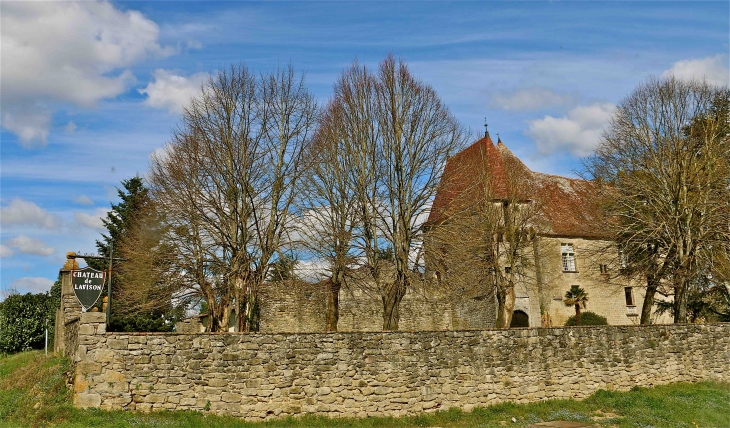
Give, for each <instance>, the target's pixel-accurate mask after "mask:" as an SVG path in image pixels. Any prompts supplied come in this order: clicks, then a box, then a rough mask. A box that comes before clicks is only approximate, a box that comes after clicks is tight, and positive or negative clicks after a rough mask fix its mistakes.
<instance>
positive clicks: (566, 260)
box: [560, 244, 575, 272]
mask: <svg viewBox="0 0 730 428" xmlns="http://www.w3.org/2000/svg"><path fill="white" fill-rule="evenodd" d="M560 253H561V255H562V259H563V272H575V253H574V252H573V244H560Z"/></svg>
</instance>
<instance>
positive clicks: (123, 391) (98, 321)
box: [68, 312, 131, 409]
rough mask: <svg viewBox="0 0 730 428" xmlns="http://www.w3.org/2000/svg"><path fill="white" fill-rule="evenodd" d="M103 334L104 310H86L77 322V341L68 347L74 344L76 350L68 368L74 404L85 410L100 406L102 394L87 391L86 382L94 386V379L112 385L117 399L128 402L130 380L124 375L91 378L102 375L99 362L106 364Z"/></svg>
mask: <svg viewBox="0 0 730 428" xmlns="http://www.w3.org/2000/svg"><path fill="white" fill-rule="evenodd" d="M104 333H106V315H105V314H104V313H103V312H85V313H83V314H81V316H80V317H79V321H78V334H77V335H76V343H73V344H70V343H69V344H68V346H75V347H76V352H74V353H73V354H72V358H73V362H72V368H71V373H73V391H74V398H73V403H74V406H75V407H79V408H82V409H85V408H88V407H100V406H101V394H99V391H98V390H94V391H90V388H89V385H92V386H94V385H95V384H94V382H96V386H98V384H101V385H104V386H105V387H106V386H107V385H108V387H109V388H112V387H114V389H112V391H111V392H114V393H118V394H119V399H120V400H126V401H125V403H126V404H128V403H129V401H131V394H130V392H129V382H128V381H126V379H125V378H124V376H123V375H121V374H118V373H117V372H114V373H113V374H111V375H107V376H106V377H105V378H104V379H105V380H104V381H100V380H99V379H96V380H95V379H94V378H95V377H97V376H101V374H102V362H103V361H104V362H106V363H108V361H105V360H104V357H103V355H107V354H108V352H107V353H105V352H104V351H105V350H106V349H105V346H106V343H105V339H104ZM114 375H116V376H114ZM110 376H111V377H110Z"/></svg>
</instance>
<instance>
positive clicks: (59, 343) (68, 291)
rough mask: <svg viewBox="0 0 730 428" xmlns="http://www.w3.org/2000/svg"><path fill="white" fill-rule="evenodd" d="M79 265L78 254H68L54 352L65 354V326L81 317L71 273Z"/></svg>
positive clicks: (57, 311)
mask: <svg viewBox="0 0 730 428" xmlns="http://www.w3.org/2000/svg"><path fill="white" fill-rule="evenodd" d="M78 268H79V264H78V262H77V261H76V253H74V252H69V253H66V263H65V264H64V265H63V267H62V268H61V270H60V274H61V307H60V308H58V309H57V310H56V328H55V334H54V336H53V337H54V344H53V350H54V351H55V352H63V350H64V349H65V344H64V336H65V333H64V326H65V324H66V322H68V321H69V320H70V319H73V318H78V317H79V316H81V312H82V311H81V303H79V301H78V299H76V296H75V295H74V290H73V287H72V285H71V271H72V270H75V269H78Z"/></svg>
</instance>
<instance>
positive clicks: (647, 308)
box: [639, 275, 657, 324]
mask: <svg viewBox="0 0 730 428" xmlns="http://www.w3.org/2000/svg"><path fill="white" fill-rule="evenodd" d="M656 289H657V281H656V279H655V278H654V276H653V275H649V276H648V277H647V278H646V295H645V296H644V303H643V305H642V306H641V320H640V321H639V323H640V324H649V323H651V308H652V307H653V306H654V295H655V294H656Z"/></svg>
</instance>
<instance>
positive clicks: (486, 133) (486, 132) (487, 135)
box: [484, 117, 489, 138]
mask: <svg viewBox="0 0 730 428" xmlns="http://www.w3.org/2000/svg"><path fill="white" fill-rule="evenodd" d="M488 126H489V125H488V124H487V118H486V117H485V118H484V138H486V137H489V130H488V129H487V127H488Z"/></svg>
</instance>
